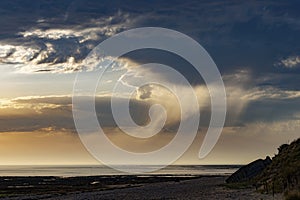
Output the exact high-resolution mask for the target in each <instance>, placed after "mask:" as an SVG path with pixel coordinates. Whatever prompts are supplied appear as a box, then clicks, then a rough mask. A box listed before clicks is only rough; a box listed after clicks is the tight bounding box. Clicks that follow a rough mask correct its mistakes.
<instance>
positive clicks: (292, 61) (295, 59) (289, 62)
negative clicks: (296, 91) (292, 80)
mask: <svg viewBox="0 0 300 200" xmlns="http://www.w3.org/2000/svg"><path fill="white" fill-rule="evenodd" d="M275 66H279V67H285V68H287V69H294V68H299V67H300V56H290V57H288V58H286V59H282V60H280V61H279V62H278V63H276V64H275Z"/></svg>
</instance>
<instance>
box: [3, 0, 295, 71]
mask: <svg viewBox="0 0 300 200" xmlns="http://www.w3.org/2000/svg"><path fill="white" fill-rule="evenodd" d="M0 8H1V11H0V15H1V18H2V20H1V24H0V25H1V40H2V43H5V42H7V43H10V44H15V43H17V44H18V45H20V44H21V45H25V46H26V45H28V46H30V45H32V44H35V45H38V47H39V48H40V49H41V50H43V49H45V46H44V45H43V43H46V42H48V43H51V44H52V45H53V48H54V49H55V53H54V54H50V56H49V57H47V58H45V59H44V60H40V62H41V63H42V62H46V63H63V62H66V61H67V59H68V58H69V57H70V56H72V57H75V60H76V61H80V60H82V59H83V58H84V57H85V56H86V55H87V53H88V52H89V50H90V48H91V46H90V47H88V46H89V45H96V44H98V43H99V42H101V41H102V40H103V39H105V38H107V37H108V36H110V34H115V33H117V32H120V31H122V30H125V29H128V28H134V27H140V26H160V27H166V28H171V29H175V30H178V31H181V32H183V33H186V34H188V35H190V36H192V37H193V38H194V39H196V40H197V41H199V42H200V43H201V44H202V45H203V46H204V47H205V48H206V49H207V50H208V52H209V53H210V54H211V55H212V57H213V59H214V60H215V61H216V63H217V65H218V67H219V68H220V70H221V72H222V73H224V72H230V71H232V70H234V69H237V68H250V69H251V70H253V71H254V72H255V73H258V74H260V73H263V72H279V73H280V72H282V71H285V70H286V69H282V70H278V69H277V68H276V67H274V63H277V62H279V61H280V60H282V59H283V58H285V57H288V56H291V55H296V56H298V55H299V54H300V40H299V39H298V35H299V33H300V23H299V19H300V14H299V12H298V10H299V8H300V4H299V2H298V1H281V2H278V1H265V2H261V1H251V2H244V3H240V2H237V1H226V2H223V1H220V2H218V1H217V2H216V1H214V2H210V1H201V2H199V1H196V0H192V1H163V2H161V1H138V2H133V1H128V2H127V1H96V0H95V1H83V0H66V1H51V2H49V1H45V0H41V1H31V0H28V1H17V0H15V1H8V0H4V1H1V3H0ZM108 19H110V20H108ZM101 20H102V22H100V23H98V24H97V22H99V21H101ZM124 24H125V25H124ZM114 25H115V26H114ZM122 25H124V26H122ZM106 26H107V29H104V30H101V31H100V32H98V33H97V34H98V37H94V39H92V38H93V37H92V38H91V37H88V36H87V35H88V34H93V33H95V32H97V30H91V32H84V34H86V35H85V36H83V33H82V31H83V30H85V29H87V28H93V27H94V28H95V27H98V28H101V27H102V28H103V27H106ZM111 27H114V28H115V30H113V31H112V33H108V31H109V30H110V28H111ZM52 29H57V30H63V29H67V30H71V32H70V33H67V34H65V35H64V34H63V35H61V36H60V37H58V38H55V37H49V35H48V37H47V34H46V33H47V31H49V30H52ZM36 30H40V31H41V33H42V34H32V35H30V34H27V36H26V37H24V34H23V35H22V34H20V33H24V32H26V31H27V32H30V31H32V32H34V31H36ZM35 33H36V32H35ZM43 33H45V34H44V38H41V35H43ZM80 33H81V34H80ZM49 34H50V35H51V34H54V35H56V36H58V35H59V34H61V33H57V32H55V31H54V32H52V33H49ZM52 36H53V35H52ZM82 37H87V38H86V40H84V42H82V43H80V41H82V39H83V38H82ZM41 70H42V69H41ZM299 70H300V69H293V73H295V72H299ZM186 71H188V69H187V70H186ZM189 74H193V73H192V72H191V73H189Z"/></svg>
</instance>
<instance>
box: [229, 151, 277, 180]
mask: <svg viewBox="0 0 300 200" xmlns="http://www.w3.org/2000/svg"><path fill="white" fill-rule="evenodd" d="M271 162H272V160H271V158H270V157H269V156H268V157H266V159H265V160H263V159H258V160H256V161H254V162H252V163H250V164H248V165H245V166H243V167H241V168H240V169H239V170H238V171H236V172H235V173H233V174H232V175H231V176H230V177H229V178H228V179H227V180H226V182H227V183H236V182H245V181H249V180H250V179H252V178H254V177H255V176H257V175H258V174H260V173H261V172H262V171H263V170H264V169H265V168H266V167H267V166H268V165H270V164H271Z"/></svg>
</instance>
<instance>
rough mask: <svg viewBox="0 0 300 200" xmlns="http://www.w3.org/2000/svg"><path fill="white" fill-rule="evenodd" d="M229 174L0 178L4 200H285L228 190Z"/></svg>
mask: <svg viewBox="0 0 300 200" xmlns="http://www.w3.org/2000/svg"><path fill="white" fill-rule="evenodd" d="M227 177H228V176H225V175H212V176H207V175H196V176H195V175H191V176H176V175H171V174H170V175H168V176H165V175H149V176H144V175H111V176H86V177H65V178H63V177H54V176H48V177H0V187H1V188H0V191H1V193H0V199H23V200H25V199H49V200H50V199H58V200H59V199H61V200H67V199H123V200H124V199H246V200H247V199H249V200H252V199H253V200H254V199H270V200H271V199H275V200H277V199H278V200H279V199H282V198H281V197H280V195H276V196H275V197H274V198H273V197H272V195H262V194H259V193H257V192H255V190H254V189H230V188H227V187H225V185H224V184H225V180H226V178H227Z"/></svg>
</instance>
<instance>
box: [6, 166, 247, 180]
mask: <svg viewBox="0 0 300 200" xmlns="http://www.w3.org/2000/svg"><path fill="white" fill-rule="evenodd" d="M122 167H130V169H131V170H132V169H135V168H136V169H140V168H141V167H143V168H147V169H153V168H156V167H157V166H151V165H147V166H140V165H136V166H135V165H130V166H122ZM240 167H241V165H170V166H167V167H165V168H162V169H160V170H158V171H154V172H150V173H145V174H142V175H160V176H169V175H172V176H195V175H207V176H208V175H230V174H232V173H234V172H235V171H237V170H238V169H239V168H240ZM133 171H134V170H133ZM104 175H131V174H128V173H126V172H120V171H117V170H115V169H112V168H110V167H107V166H105V165H79V166H77V165H76V166H74V165H68V166H66V165H64V166H53V165H51V166H46V165H39V166H30V165H26V166H20V165H14V166H4V165H2V166H0V177H1V176H2V177H4V176H58V177H76V176H104Z"/></svg>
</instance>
